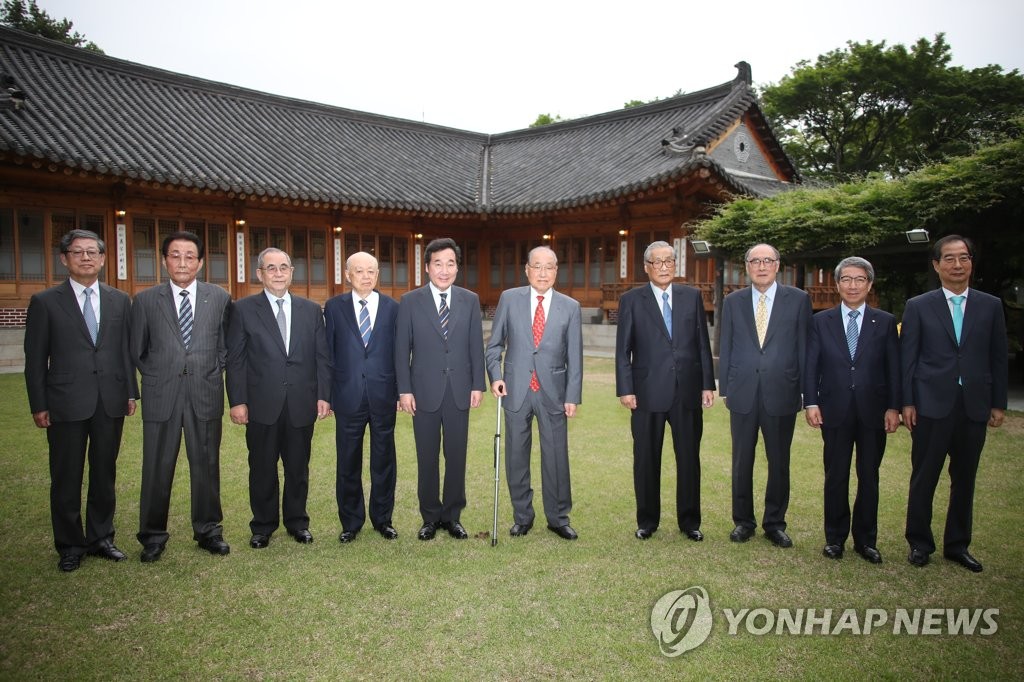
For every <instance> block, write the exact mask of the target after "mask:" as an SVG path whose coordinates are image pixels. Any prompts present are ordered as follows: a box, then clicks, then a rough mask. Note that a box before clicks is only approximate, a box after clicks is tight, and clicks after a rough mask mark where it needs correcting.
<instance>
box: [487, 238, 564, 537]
mask: <svg viewBox="0 0 1024 682" xmlns="http://www.w3.org/2000/svg"><path fill="white" fill-rule="evenodd" d="M557 275H558V258H557V257H556V256H555V252H554V251H552V250H551V249H549V248H548V247H546V246H538V247H537V248H535V249H533V250H532V251H530V253H529V256H528V257H527V263H526V279H527V280H528V281H529V282H530V285H529V286H525V287H517V288H515V289H509V290H507V291H505V292H502V294H501V298H500V299H499V300H498V309H497V311H496V312H495V314H494V323H493V324H492V325H491V338H490V340H489V341H488V342H487V349H486V351H485V357H486V359H487V373H488V374H489V375H490V379H491V393H492V394H493V395H494V397H495V398H498V397H501V396H504V402H503V403H502V407H503V408H504V411H505V472H506V476H505V477H506V479H508V491H509V495H510V497H511V498H512V512H513V522H514V523H513V525H512V528H511V530H510V531H509V532H510V533H511V535H513V536H523V535H526V534H527V533H528V532H530V529H531V528H532V527H533V519H534V511H533V488H531V487H530V452H531V450H532V449H533V418H534V417H536V418H537V432H538V434H539V435H540V467H541V493H542V494H543V496H544V516H545V517H546V518H547V524H548V529H549V530H551V531H552V532H554V533H556V534H558V536H559V537H561V538H563V539H565V540H575V539H576V538H577V537H578V536H577V534H576V531H575V530H574V529H573V527H572V526H570V525H569V512H570V511H571V510H572V488H571V486H570V483H569V433H568V430H567V418H570V417H574V416H575V415H576V407H577V405H579V404H580V402H581V400H582V398H583V324H582V320H581V318H580V304H579V303H578V302H577V301H575V300H574V299H571V298H569V297H568V296H566V295H564V294H560V293H558V292H557V291H555V290H554V289H553V288H552V287H553V286H554V285H555V278H556V277H557ZM502 352H504V354H505V365H504V371H502V362H501V356H502Z"/></svg>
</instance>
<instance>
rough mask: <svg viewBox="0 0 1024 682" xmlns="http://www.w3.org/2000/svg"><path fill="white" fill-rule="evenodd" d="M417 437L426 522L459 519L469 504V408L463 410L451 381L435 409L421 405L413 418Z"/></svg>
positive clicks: (419, 492)
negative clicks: (456, 403)
mask: <svg viewBox="0 0 1024 682" xmlns="http://www.w3.org/2000/svg"><path fill="white" fill-rule="evenodd" d="M412 431H413V437H414V439H415V441H416V469H417V484H416V493H417V495H418V497H419V502H420V515H421V516H422V517H423V522H424V523H439V522H443V523H448V522H454V521H458V520H459V517H460V515H461V514H462V510H463V509H465V508H466V447H467V443H468V439H469V410H468V409H465V410H460V409H459V408H458V407H456V405H455V399H454V397H453V396H452V387H451V383H447V384H446V385H445V389H444V397H443V398H441V406H440V407H439V408H438V409H437V410H436V411H434V412H427V411H425V410H422V409H417V410H416V414H415V415H413V418H412ZM442 431H443V433H444V436H443V438H444V495H443V501H442V497H441V494H440V478H441V477H440V471H439V469H438V467H439V466H440V456H441V442H442Z"/></svg>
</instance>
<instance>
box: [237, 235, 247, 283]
mask: <svg viewBox="0 0 1024 682" xmlns="http://www.w3.org/2000/svg"><path fill="white" fill-rule="evenodd" d="M235 281H236V282H238V283H239V284H245V234H244V233H242V232H238V233H237V234H235Z"/></svg>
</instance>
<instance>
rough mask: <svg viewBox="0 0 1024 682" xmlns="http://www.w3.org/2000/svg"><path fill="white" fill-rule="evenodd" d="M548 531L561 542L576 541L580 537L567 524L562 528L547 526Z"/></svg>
mask: <svg viewBox="0 0 1024 682" xmlns="http://www.w3.org/2000/svg"><path fill="white" fill-rule="evenodd" d="M548 530H549V531H551V532H552V533H554V534H555V535H557V536H558V537H560V538H562V539H563V540H577V539H579V537H580V536H579V535H577V534H576V531H574V530H573V529H572V526H570V525H569V524H565V525H564V526H548Z"/></svg>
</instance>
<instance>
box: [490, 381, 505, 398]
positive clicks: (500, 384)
mask: <svg viewBox="0 0 1024 682" xmlns="http://www.w3.org/2000/svg"><path fill="white" fill-rule="evenodd" d="M491 395H493V396H494V397H495V398H500V397H502V396H504V395H507V394H506V393H505V382H504V381H502V380H501V379H498V380H497V381H492V382H491Z"/></svg>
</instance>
